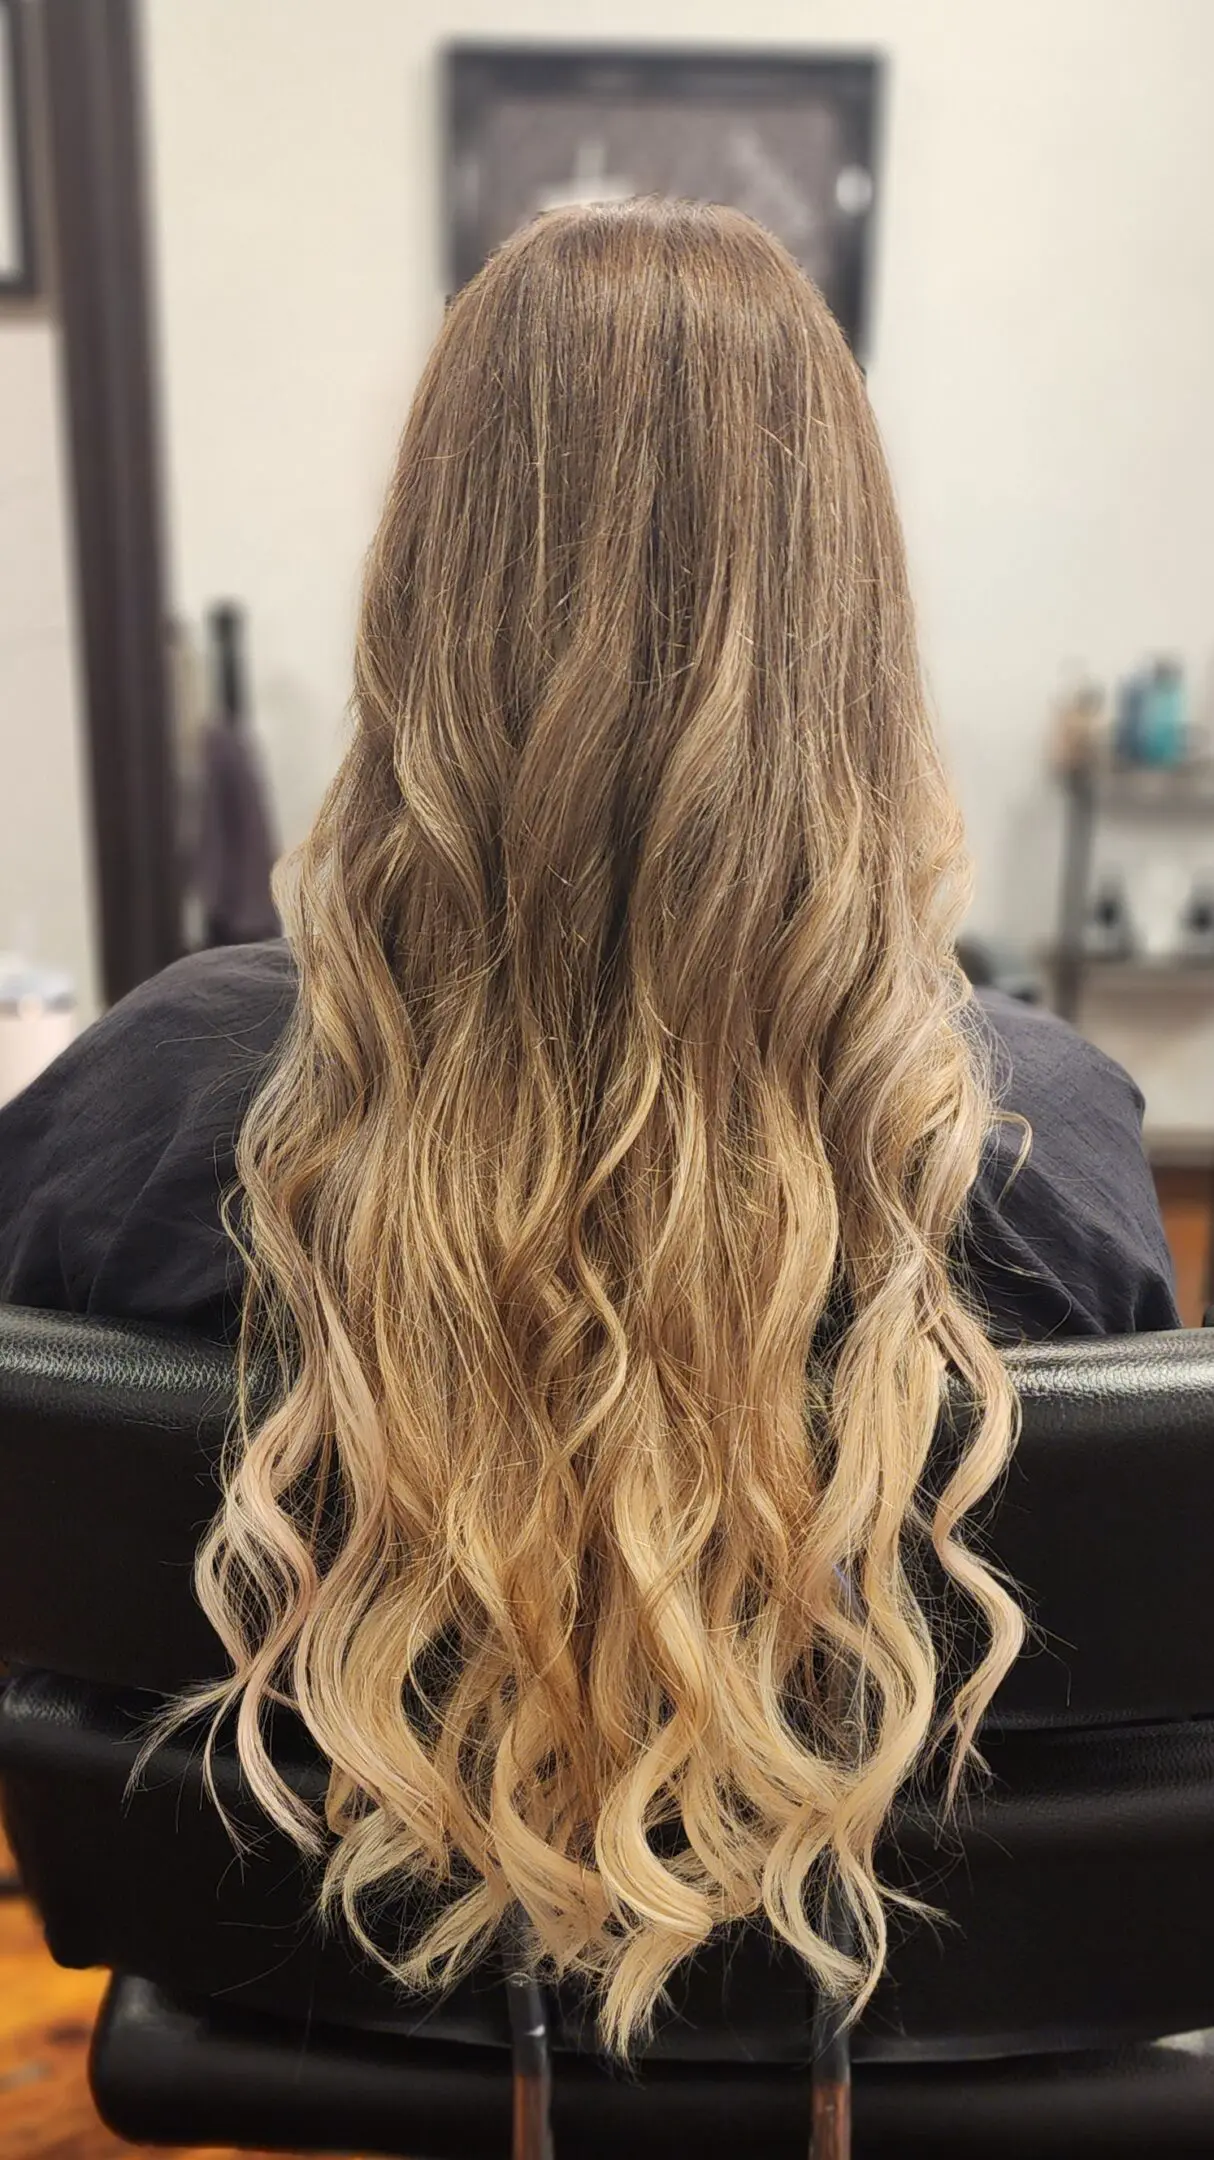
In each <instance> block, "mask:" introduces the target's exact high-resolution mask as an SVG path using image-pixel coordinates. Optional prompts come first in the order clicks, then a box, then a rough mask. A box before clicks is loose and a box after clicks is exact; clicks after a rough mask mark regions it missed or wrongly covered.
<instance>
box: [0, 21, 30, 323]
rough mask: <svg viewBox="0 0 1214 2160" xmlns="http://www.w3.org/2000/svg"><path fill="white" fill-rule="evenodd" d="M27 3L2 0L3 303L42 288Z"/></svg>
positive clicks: (0, 249) (0, 266) (0, 272)
mask: <svg viewBox="0 0 1214 2160" xmlns="http://www.w3.org/2000/svg"><path fill="white" fill-rule="evenodd" d="M25 35H26V24H25V0H0V300H4V299H9V298H18V297H24V296H26V295H28V294H30V293H33V292H35V291H36V290H37V274H36V265H35V262H34V241H33V216H32V213H31V208H30V160H29V85H28V80H27V75H26V51H25Z"/></svg>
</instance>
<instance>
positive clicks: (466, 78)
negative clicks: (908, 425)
mask: <svg viewBox="0 0 1214 2160" xmlns="http://www.w3.org/2000/svg"><path fill="white" fill-rule="evenodd" d="M445 57H446V91H447V224H448V231H447V241H448V268H449V275H450V281H451V289H452V290H455V289H456V288H457V287H458V286H460V285H462V284H464V283H465V282H466V281H467V279H468V278H470V277H472V276H473V275H474V274H475V272H476V271H477V270H478V269H479V267H480V265H481V264H482V263H483V262H484V260H485V258H486V256H487V255H489V254H490V253H491V252H492V250H493V249H494V248H495V247H497V246H498V245H499V244H500V243H501V241H503V240H504V239H505V238H506V236H507V235H508V234H509V233H511V232H512V231H514V229H515V228H516V227H517V226H518V225H521V224H523V223H524V222H525V221H526V220H527V219H528V218H530V217H533V216H534V215H535V214H536V213H537V212H538V211H540V210H544V209H553V208H555V207H556V206H557V205H558V204H562V203H569V202H602V201H604V200H612V199H617V200H618V199H621V198H623V197H627V196H630V195H680V196H690V197H692V198H696V199H699V200H702V201H710V202H726V203H732V204H734V205H735V206H736V207H737V208H738V209H741V210H747V211H749V212H750V214H751V215H752V216H753V217H756V218H758V219H759V221H760V223H762V224H764V225H766V226H767V227H768V228H769V230H770V231H772V232H774V233H775V234H776V235H777V236H778V238H779V239H781V240H783V242H784V243H785V245H786V247H788V248H789V249H790V250H791V252H792V253H793V254H794V255H795V256H796V257H797V259H798V261H799V262H801V263H802V264H803V265H804V267H805V269H806V270H808V272H809V274H810V276H811V277H812V278H813V279H814V280H815V282H816V283H817V284H818V285H819V286H820V287H821V288H822V290H823V292H824V293H825V294H826V297H827V299H828V301H829V302H830V305H831V307H832V308H833V309H834V312H835V314H836V315H837V316H838V318H839V321H840V322H841V323H842V325H843V328H844V330H845V331H846V333H847V336H848V337H849V338H850V340H851V343H852V345H853V347H854V348H855V350H856V351H857V352H858V353H860V354H861V356H863V346H864V336H865V330H866V327H867V300H868V268H869V256H870V241H871V233H872V225H873V215H874V207H875V195H876V159H877V125H878V114H877V105H878V93H879V81H880V62H879V61H878V60H877V59H876V58H875V57H873V56H871V55H860V54H839V53H812V52H801V53H796V52H792V53H781V52H749V51H731V50H728V49H726V50H723V51H719V52H673V51H663V50H660V49H658V50H654V51H650V50H648V49H646V48H643V47H642V48H638V49H630V50H627V51H623V50H621V51H614V50H611V49H608V48H598V47H593V46H572V47H567V48H560V49H557V48H552V47H548V46H539V45H534V46H531V45H503V46H491V45H463V44H460V45H454V46H451V47H450V48H448V51H447V53H446V56H445Z"/></svg>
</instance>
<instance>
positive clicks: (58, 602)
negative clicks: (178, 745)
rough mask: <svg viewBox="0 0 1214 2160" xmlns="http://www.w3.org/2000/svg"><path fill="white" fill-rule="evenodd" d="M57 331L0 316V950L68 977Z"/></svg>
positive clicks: (87, 913)
mask: <svg viewBox="0 0 1214 2160" xmlns="http://www.w3.org/2000/svg"><path fill="white" fill-rule="evenodd" d="M56 340H57V332H56V331H55V328H54V326H53V325H52V324H51V323H50V322H48V321H46V320H45V319H42V318H40V317H38V316H35V315H32V314H30V313H26V312H22V313H21V314H17V313H14V314H12V315H10V316H7V317H6V316H2V315H0V948H4V947H6V946H9V945H11V944H13V943H15V942H16V941H18V940H20V941H21V942H22V943H30V944H32V946H33V949H34V954H35V956H36V957H37V958H38V959H39V960H41V961H42V962H43V963H44V964H46V965H48V966H50V967H54V968H57V969H65V970H66V971H67V972H68V973H69V974H70V975H71V976H72V978H73V981H74V982H75V984H76V987H77V992H78V994H79V997H80V1003H81V1009H82V1013H83V1015H84V1017H86V1018H87V1017H89V1016H90V1015H91V1014H92V1012H93V1011H94V1009H95V1006H96V997H97V985H96V962H95V954H94V949H93V900H92V886H91V862H90V853H89V848H90V843H89V839H88V823H87V812H86V802H85V781H84V775H83V757H82V748H81V739H80V728H79V718H78V715H79V694H78V686H77V680H76V663H75V653H74V646H73V623H72V606H73V602H72V591H71V583H70V578H69V571H68V555H67V549H68V541H67V534H68V501H67V493H66V480H65V475H64V453H63V446H62V443H61V439H60V413H59V384H58V351H57V344H56Z"/></svg>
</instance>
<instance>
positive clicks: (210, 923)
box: [197, 722, 279, 945]
mask: <svg viewBox="0 0 1214 2160" xmlns="http://www.w3.org/2000/svg"><path fill="white" fill-rule="evenodd" d="M275 853H276V850H275V846H274V841H273V839H272V837H271V832H270V818H269V812H268V809H267V807H266V799H265V788H264V785H263V781H262V775H261V769H260V764H259V761H258V758H257V754H256V751H255V750H254V748H253V745H252V743H251V742H250V740H249V736H248V733H247V731H246V730H245V729H244V728H242V727H233V726H231V725H227V724H224V723H221V722H215V723H213V724H212V725H211V726H209V727H208V728H207V729H206V730H205V732H204V734H203V738H202V745H201V760H200V771H199V804H198V865H197V882H198V892H199V897H200V899H201V901H202V908H203V914H204V917H205V919H206V937H207V943H208V944H209V945H245V944H253V943H255V942H256V940H257V939H258V938H266V937H276V936H277V935H278V929H279V923H278V917H277V915H276V914H275V912H274V902H273V900H272V898H271V897H270V872H271V870H272V868H273V865H274V856H275Z"/></svg>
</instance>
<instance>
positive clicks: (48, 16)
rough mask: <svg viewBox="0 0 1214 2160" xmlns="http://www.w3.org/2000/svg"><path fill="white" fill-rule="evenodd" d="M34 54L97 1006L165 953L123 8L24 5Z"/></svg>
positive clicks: (156, 618) (157, 672) (147, 342)
mask: <svg viewBox="0 0 1214 2160" xmlns="http://www.w3.org/2000/svg"><path fill="white" fill-rule="evenodd" d="M26 4H27V6H28V7H29V9H30V16H31V21H30V24H29V27H30V28H31V29H32V30H33V32H34V34H35V37H36V40H37V45H38V49H39V61H40V66H39V95H40V97H41V100H42V102H43V106H44V111H43V114H42V116H41V117H42V119H43V123H44V125H43V135H44V140H45V145H46V158H45V164H46V169H47V177H48V183H49V184H48V188H47V195H48V205H47V220H46V222H47V226H48V231H49V241H50V250H49V252H50V257H51V262H52V266H53V277H54V282H55V288H56V292H57V311H58V316H59V323H60V330H61V341H62V353H63V388H64V405H65V414H66V425H67V440H68V447H69V470H70V474H71V496H72V500H71V522H72V527H73V532H74V553H75V573H76V595H77V619H78V624H79V645H80V660H81V669H80V673H81V681H82V685H83V697H84V708H85V710H84V735H85V746H86V770H87V776H88V784H89V793H90V799H91V807H92V828H93V831H92V839H93V861H94V873H95V886H96V901H97V917H98V924H99V936H98V958H99V963H100V977H101V987H102V994H103V996H104V998H105V1000H106V1002H107V1003H109V1002H112V1001H113V1000H114V999H116V998H119V997H121V996H123V995H124V993H125V992H126V991H127V990H130V989H132V988H133V987H134V985H135V984H136V983H138V982H141V981H143V980H144V978H145V977H146V976H148V975H152V974H154V973H155V972H156V971H157V969H159V968H162V967H164V966H166V965H167V964H168V962H169V961H171V960H173V959H175V958H176V957H177V956H178V954H179V953H180V951H181V922H182V915H181V895H180V889H179V877H180V870H179V862H178V849H177V839H176V834H177V808H176V794H175V779H174V769H173V747H172V745H173V735H172V729H171V726H170V703H169V695H170V693H169V677H168V665H167V648H166V611H165V604H164V583H163V572H162V561H163V556H162V547H161V496H160V466H159V455H158V440H157V427H156V415H155V402H156V400H155V377H154V370H153V366H152V333H151V321H150V307H149V266H148V244H147V225H146V217H145V208H144V205H145V181H144V114H143V96H142V83H141V77H140V65H139V50H138V41H137V32H138V10H137V5H136V0H85V4H82V0H26Z"/></svg>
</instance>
